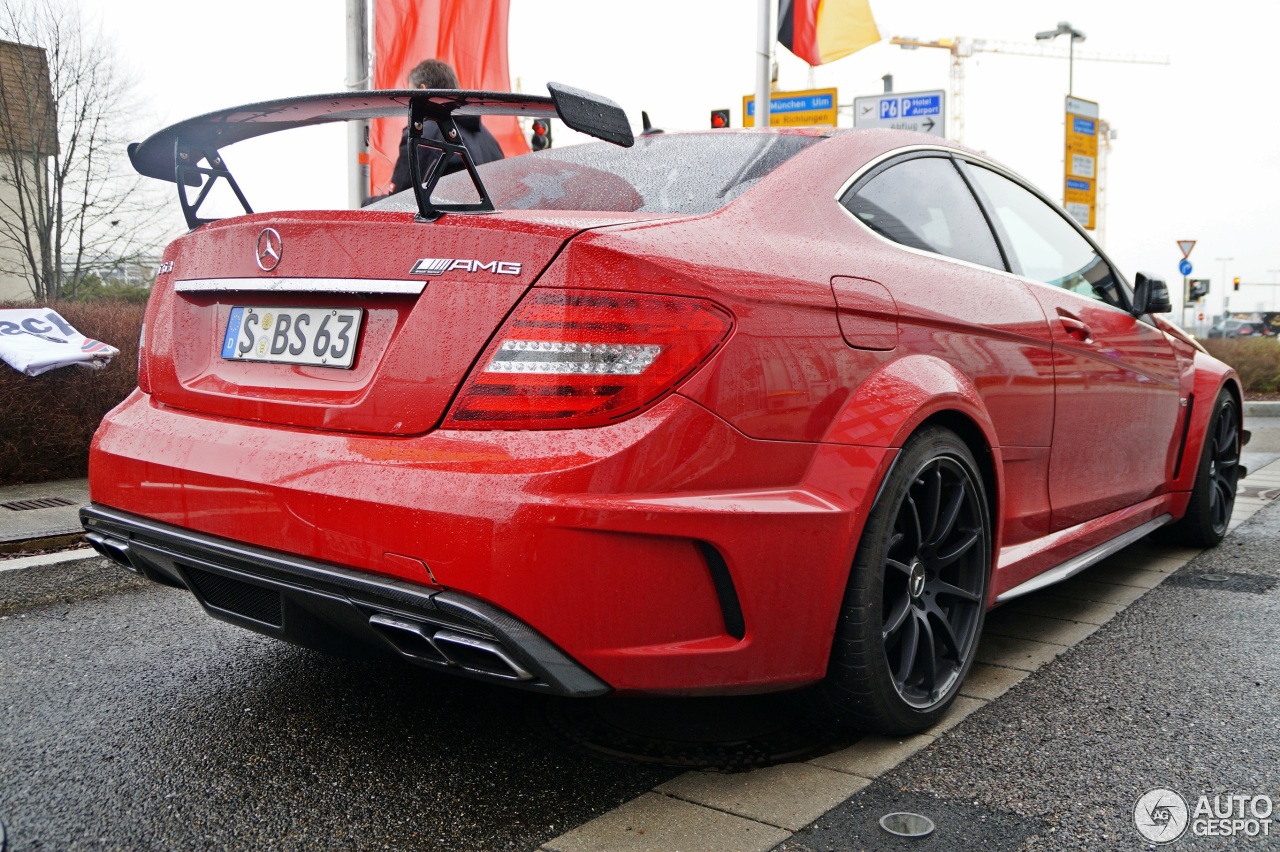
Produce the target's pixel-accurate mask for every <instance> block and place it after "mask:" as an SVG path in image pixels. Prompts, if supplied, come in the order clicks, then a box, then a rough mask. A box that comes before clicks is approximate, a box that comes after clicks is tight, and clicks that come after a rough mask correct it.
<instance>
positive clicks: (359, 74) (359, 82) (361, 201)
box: [347, 0, 374, 210]
mask: <svg viewBox="0 0 1280 852" xmlns="http://www.w3.org/2000/svg"><path fill="white" fill-rule="evenodd" d="M373 2H374V0H347V91H358V90H363V89H368V88H369V23H368V22H369V17H368V14H369V6H370V4H372V3H373ZM347 156H348V161H347V163H348V169H347V205H348V206H349V207H350V208H351V209H352V210H357V209H359V208H361V207H363V206H364V205H365V202H367V201H368V200H369V122H367V121H349V122H347Z"/></svg>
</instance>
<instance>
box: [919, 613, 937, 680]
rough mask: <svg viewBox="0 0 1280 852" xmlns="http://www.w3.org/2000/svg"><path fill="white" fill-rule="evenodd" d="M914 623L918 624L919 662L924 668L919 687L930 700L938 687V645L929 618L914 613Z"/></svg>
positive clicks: (922, 614)
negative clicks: (919, 639) (919, 634)
mask: <svg viewBox="0 0 1280 852" xmlns="http://www.w3.org/2000/svg"><path fill="white" fill-rule="evenodd" d="M916 621H918V622H919V623H920V633H921V634H922V635H921V637H920V638H921V640H922V641H921V642H920V661H921V664H922V666H923V668H924V672H923V673H922V674H923V680H922V682H921V684H920V685H921V687H922V688H923V689H924V691H925V693H926V694H928V696H929V697H930V698H932V697H933V691H934V689H935V688H937V685H938V643H937V640H936V639H935V638H934V636H933V627H932V626H930V624H929V616H927V615H925V614H924V613H923V612H921V611H919V610H917V611H916Z"/></svg>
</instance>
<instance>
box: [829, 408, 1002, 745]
mask: <svg viewBox="0 0 1280 852" xmlns="http://www.w3.org/2000/svg"><path fill="white" fill-rule="evenodd" d="M991 540H992V535H991V520H990V512H989V509H988V507H987V499H986V491H985V488H984V485H983V480H982V476H981V475H980V474H979V472H978V466H977V463H976V462H975V461H974V458H973V454H972V453H971V452H970V450H969V448H968V447H967V446H966V445H965V443H964V442H963V441H962V440H961V439H960V438H959V436H957V435H956V434H955V433H954V432H951V431H949V430H946V429H942V428H939V427H934V426H931V427H926V428H925V429H922V430H921V431H920V432H917V433H916V434H915V435H913V436H912V437H911V439H910V440H908V441H907V442H906V444H905V445H904V446H903V448H902V450H901V451H900V453H899V456H898V458H897V460H896V461H895V463H894V467H893V469H892V470H891V471H890V473H889V476H888V477H887V479H886V480H885V483H884V486H883V487H882V488H881V491H880V495H879V497H878V498H877V500H876V504H875V505H874V506H873V507H872V509H871V512H870V514H869V515H868V517H867V522H866V526H865V528H864V529H863V533H862V538H861V540H860V541H859V544H858V550H857V554H856V555H855V557H854V563H853V568H852V571H851V573H850V576H849V584H848V588H847V589H846V592H845V598H844V603H843V606H842V609H841V613H840V620H839V622H838V623H837V626H836V637H835V642H834V644H833V647H832V652H831V660H830V662H829V663H828V666H827V678H826V680H825V681H824V682H823V684H822V687H821V688H820V689H819V691H818V695H819V698H820V700H821V702H822V704H821V707H822V709H823V710H824V711H825V712H826V713H827V714H828V715H831V716H833V717H834V718H835V719H836V720H837V721H839V722H841V723H843V724H846V725H849V726H852V727H857V728H860V729H862V730H873V731H877V732H881V733H892V734H899V733H909V732H913V731H919V730H923V729H925V728H928V727H929V726H931V725H933V724H934V723H935V722H937V721H938V719H940V718H941V716H942V714H943V713H944V712H945V711H946V709H947V707H949V706H950V704H951V702H952V701H953V700H954V699H955V697H956V695H957V694H958V693H959V691H960V685H961V684H962V683H963V681H964V678H965V675H967V674H968V672H969V668H970V667H971V666H972V664H973V657H974V654H975V652H976V650H977V646H978V635H979V634H980V633H981V631H982V623H983V620H984V618H985V614H986V595H987V581H988V575H989V570H990V567H991Z"/></svg>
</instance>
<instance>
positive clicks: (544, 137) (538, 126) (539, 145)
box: [529, 118, 551, 151]
mask: <svg viewBox="0 0 1280 852" xmlns="http://www.w3.org/2000/svg"><path fill="white" fill-rule="evenodd" d="M529 147H530V148H532V149H533V150H535V151H542V150H544V149H546V148H550V147H551V119H549V118H538V119H534V122H533V135H532V136H530V137H529Z"/></svg>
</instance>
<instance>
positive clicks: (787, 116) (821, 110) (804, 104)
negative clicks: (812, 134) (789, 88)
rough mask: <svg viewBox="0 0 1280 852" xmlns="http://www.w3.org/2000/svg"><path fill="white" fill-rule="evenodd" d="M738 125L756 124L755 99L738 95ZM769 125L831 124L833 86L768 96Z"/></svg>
mask: <svg viewBox="0 0 1280 852" xmlns="http://www.w3.org/2000/svg"><path fill="white" fill-rule="evenodd" d="M742 126H743V127H755V126H756V99H755V96H754V95H743V96H742ZM769 126H770V127H835V126H836V90H835V89H807V90H805V91H803V92H774V93H773V94H772V95H770V96H769Z"/></svg>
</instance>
